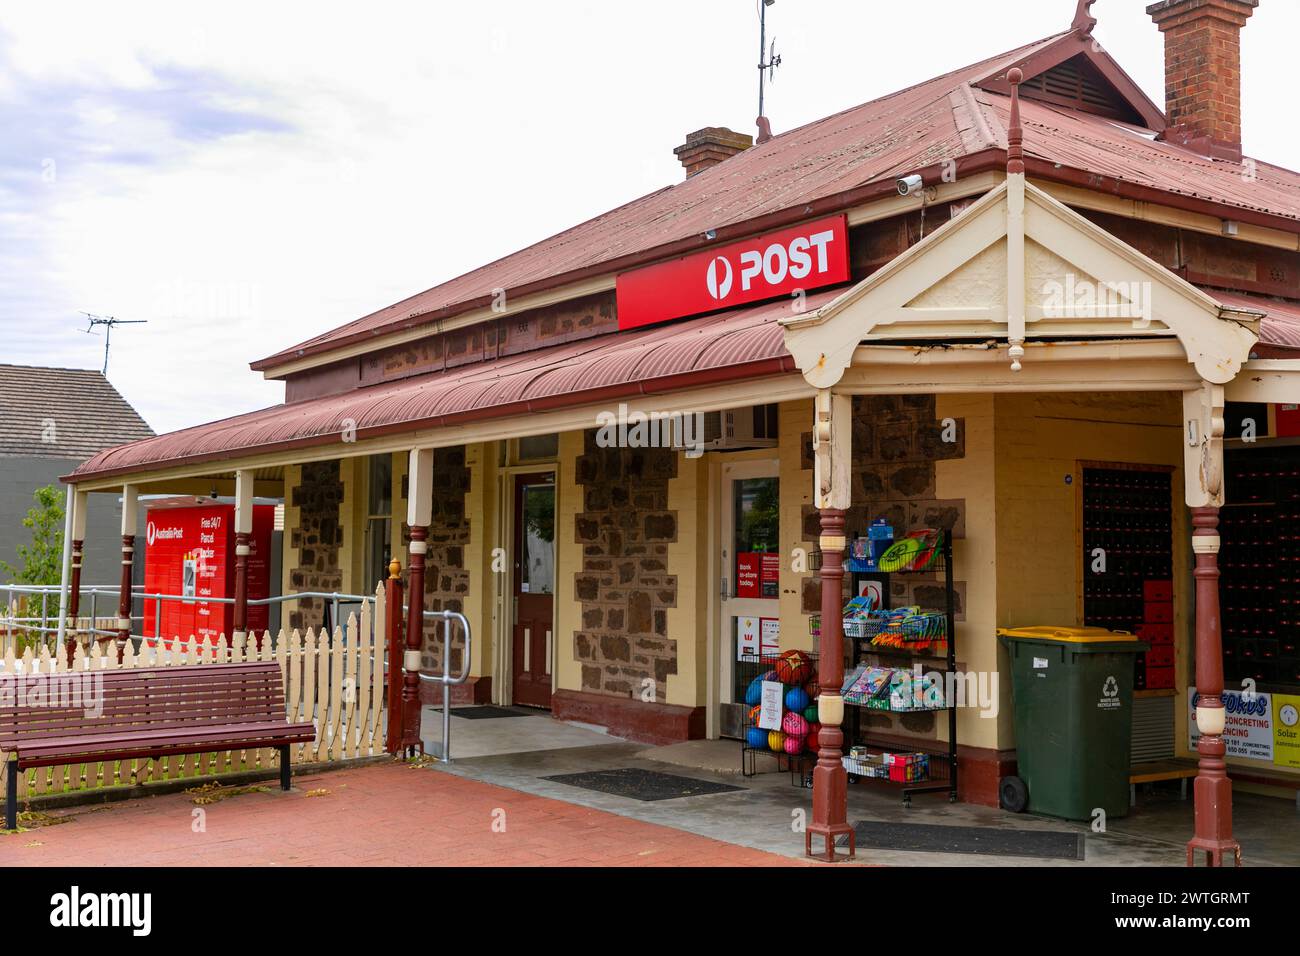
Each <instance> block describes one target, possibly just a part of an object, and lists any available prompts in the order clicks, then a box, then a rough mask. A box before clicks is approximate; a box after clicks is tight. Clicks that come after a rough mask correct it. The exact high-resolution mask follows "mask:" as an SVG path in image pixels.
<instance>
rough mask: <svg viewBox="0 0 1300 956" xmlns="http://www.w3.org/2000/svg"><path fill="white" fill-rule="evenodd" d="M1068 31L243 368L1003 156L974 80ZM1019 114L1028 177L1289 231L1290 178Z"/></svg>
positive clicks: (1073, 120)
mask: <svg viewBox="0 0 1300 956" xmlns="http://www.w3.org/2000/svg"><path fill="white" fill-rule="evenodd" d="M1068 36H1069V34H1068V33H1063V34H1057V35H1055V36H1052V37H1048V38H1046V39H1043V40H1038V41H1036V42H1034V43H1031V44H1027V45H1025V46H1023V47H1019V48H1017V49H1015V50H1011V51H1008V52H1007V53H1001V54H998V55H997V56H995V57H990V58H989V59H987V60H983V61H981V62H979V63H975V64H972V65H970V66H967V67H963V68H962V69H959V70H954V71H953V72H951V73H947V74H944V75H943V76H940V77H936V78H935V79H932V80H928V81H926V82H924V83H921V84H918V85H916V86H912V87H909V88H907V89H905V90H901V91H899V92H897V93H893V94H890V95H889V96H885V97H882V98H880V99H877V100H872V101H871V102H869V103H865V104H863V105H861V106H857V107H853V108H852V109H849V110H845V111H844V112H841V113H837V114H835V115H833V116H829V117H826V118H825V119H821V120H818V121H816V122H814V123H810V124H808V125H807V126H803V127H800V128H798V129H795V130H791V131H790V132H788V133H783V134H781V135H779V136H775V137H773V138H772V139H771V140H770V141H768V142H767V143H764V144H761V145H758V146H754V147H751V148H750V149H747V150H745V151H744V152H742V153H739V154H737V155H736V156H733V157H731V158H730V159H728V160H726V161H725V162H723V163H719V164H718V165H716V166H714V167H712V168H710V169H706V170H704V171H702V172H700V173H698V174H697V175H695V176H692V177H691V178H690V179H687V180H685V181H684V182H680V183H677V184H675V185H673V186H671V187H669V188H666V189H662V190H659V191H658V192H654V193H651V194H650V195H648V196H644V197H642V198H640V199H637V200H634V201H633V202H630V203H628V204H627V205H624V206H620V207H618V208H617V209H614V210H612V211H610V212H608V213H605V214H604V215H601V216H597V217H596V218H594V219H591V220H589V221H587V222H584V223H582V224H581V225H578V226H575V227H573V228H572V229H568V230H566V231H564V232H562V233H559V234H558V235H555V236H552V237H550V238H549V239H545V240H543V241H541V242H539V243H536V244H534V245H532V246H529V247H528V248H526V249H523V250H521V251H519V252H516V253H514V254H512V255H509V256H506V257H505V258H503V259H499V260H497V261H496V262H493V263H490V264H488V265H485V266H483V267H481V268H479V269H476V270H474V271H473V272H469V273H466V274H465V275H462V276H459V277H458V278H455V279H452V280H450V281H448V282H444V283H442V284H441V285H438V286H435V287H434V288H432V289H429V290H428V291H426V292H421V293H419V294H418V295H415V296H412V297H410V298H408V299H404V300H403V301H401V302H398V303H395V304H394V305H391V306H388V307H387V308H384V309H380V310H379V311H378V312H374V313H372V314H370V315H367V316H365V317H363V318H360V319H357V320H356V321H354V322H350V323H348V324H346V325H343V326H340V327H339V328H336V329H333V330H331V331H329V332H326V333H324V334H322V335H319V336H316V337H314V338H311V339H308V340H307V341H305V342H302V343H300V344H298V345H296V346H294V347H292V348H289V349H285V350H284V351H281V352H278V353H276V354H275V355H272V356H270V357H268V358H265V359H262V360H260V361H258V362H254V363H253V368H254V369H273V368H275V367H276V366H279V365H283V364H285V363H286V362H290V361H292V360H294V359H295V358H298V357H300V356H303V355H311V354H320V353H323V352H328V351H330V350H331V349H334V348H338V347H340V346H342V345H344V344H349V343H354V342H359V341H365V340H367V339H369V338H370V337H372V336H375V335H379V334H383V333H388V332H393V331H399V330H401V329H405V328H411V327H416V326H420V325H423V324H427V323H428V322H430V321H432V320H433V319H434V318H435V317H438V318H441V317H446V316H448V315H454V314H456V313H458V312H463V311H467V310H468V309H471V308H474V307H476V306H479V305H483V304H486V303H487V302H489V301H490V299H491V296H492V294H493V290H495V289H507V290H510V291H512V292H515V293H516V294H518V293H519V292H521V291H532V290H536V289H540V288H547V287H553V286H557V285H561V284H564V283H565V282H568V281H573V280H574V279H575V278H577V277H579V276H584V275H596V274H604V273H608V272H610V271H615V270H617V269H620V268H623V267H625V266H626V265H628V264H630V262H631V261H644V260H647V259H649V258H659V257H662V256H666V255H669V254H676V253H677V252H680V251H683V245H684V244H690V245H693V244H697V243H700V244H702V240H700V239H699V237H700V236H701V235H702V234H703V233H704V232H705V231H706V230H710V229H712V230H717V231H719V233H720V238H721V237H722V234H724V233H726V231H727V230H728V229H731V230H732V231H733V232H734V233H735V234H736V235H740V234H742V233H743V232H745V231H756V227H757V226H758V225H759V224H758V223H755V220H760V219H762V217H773V216H778V215H787V218H789V217H791V216H793V217H806V216H807V215H808V214H809V211H810V210H811V208H812V206H811V204H814V203H825V202H828V201H830V200H832V199H834V198H836V197H841V198H843V197H846V196H850V195H853V191H854V190H861V189H864V188H870V187H871V186H872V185H878V184H885V185H888V184H890V183H891V182H892V180H893V179H894V178H895V177H896V176H897V175H898V174H900V173H906V172H911V171H914V170H917V169H921V168H924V167H927V166H931V165H934V164H936V163H940V162H942V161H944V160H948V159H959V160H962V159H968V158H971V157H978V156H980V155H982V154H986V153H990V151H999V150H1001V151H1005V149H1006V114H1007V112H1008V110H1007V103H1008V99H1007V97H1005V96H1003V95H1000V94H998V93H995V92H989V91H986V90H984V89H978V88H975V87H973V86H972V85H971V84H972V83H975V82H976V81H979V80H981V79H985V78H987V77H990V76H995V75H997V74H998V73H999V72H1000V71H1002V70H1005V69H1006V68H1009V67H1010V66H1011V65H1012V64H1015V63H1023V62H1025V61H1027V60H1029V59H1030V58H1032V57H1034V56H1036V55H1048V51H1049V48H1052V47H1054V46H1055V47H1057V48H1059V47H1060V45H1061V43H1062V40H1063V38H1066V37H1068ZM1102 55H1103V56H1104V54H1102ZM1116 69H1117V70H1118V67H1116ZM1120 72H1122V71H1120ZM1023 115H1024V123H1025V127H1026V138H1025V151H1026V155H1027V160H1028V163H1029V171H1030V174H1031V175H1041V176H1046V177H1053V178H1062V179H1066V180H1067V181H1068V179H1069V176H1067V173H1069V172H1070V171H1073V173H1074V174H1075V176H1076V178H1077V177H1080V176H1082V177H1088V176H1091V177H1102V176H1104V177H1106V178H1107V183H1116V184H1128V185H1131V186H1132V187H1134V188H1138V189H1150V190H1155V191H1158V192H1161V193H1165V194H1168V195H1170V196H1180V197H1186V198H1187V199H1188V200H1205V201H1208V202H1211V203H1215V204H1220V205H1223V206H1227V207H1230V208H1235V209H1238V210H1241V212H1242V213H1243V214H1244V213H1247V212H1249V213H1256V214H1260V215H1264V216H1268V217H1275V218H1277V219H1280V220H1289V221H1291V222H1293V223H1294V222H1300V173H1296V172H1293V171H1291V170H1287V169H1282V168H1281V167H1277V166H1273V165H1270V164H1267V163H1262V162H1254V163H1253V164H1252V163H1251V161H1247V162H1246V164H1244V165H1243V164H1236V163H1231V162H1226V161H1222V160H1210V159H1206V158H1202V157H1199V156H1197V155H1195V154H1193V153H1190V152H1188V151H1187V150H1185V149H1182V148H1180V147H1176V146H1171V145H1169V144H1166V143H1162V142H1156V141H1155V140H1154V137H1153V134H1152V133H1151V131H1149V130H1143V129H1142V128H1141V127H1137V126H1130V125H1128V124H1124V123H1120V122H1116V121H1113V120H1109V119H1106V118H1104V117H1101V116H1096V115H1092V114H1088V113H1082V112H1075V111H1071V110H1068V109H1064V108H1057V107H1053V106H1049V105H1047V104H1045V103H1042V102H1037V101H1034V100H1031V99H1028V98H1026V99H1025V100H1024V107H1023ZM988 159H989V162H990V165H995V164H997V163H998V162H1000V160H999V159H998V157H997V156H996V155H989V157H988ZM1085 181H1087V180H1086V179H1085ZM1094 188H1109V187H1108V186H1095V187H1094ZM845 201H846V202H847V201H848V200H847V198H846V199H845ZM857 201H861V200H860V199H859V200H857ZM823 211H825V210H824V209H819V210H818V212H819V214H820V213H821V212H823Z"/></svg>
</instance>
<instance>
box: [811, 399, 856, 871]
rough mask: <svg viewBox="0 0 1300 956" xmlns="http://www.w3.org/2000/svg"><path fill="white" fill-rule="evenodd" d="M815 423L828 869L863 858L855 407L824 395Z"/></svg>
mask: <svg viewBox="0 0 1300 956" xmlns="http://www.w3.org/2000/svg"><path fill="white" fill-rule="evenodd" d="M815 408H816V414H815V419H814V422H813V459H814V481H815V483H816V488H815V498H814V501H815V503H816V505H817V510H818V512H819V513H820V515H821V535H820V537H819V538H818V547H819V548H820V550H821V555H822V569H821V584H822V594H821V598H822V600H821V639H820V642H819V646H818V652H819V660H818V672H817V680H818V684H819V685H820V687H821V693H820V694H819V695H818V697H817V715H818V717H819V719H820V720H821V725H822V727H821V731H820V732H819V733H818V735H817V742H818V751H817V765H816V766H815V767H814V768H813V800H812V803H813V814H812V822H811V823H809V824H808V829H807V831H806V833H805V836H804V852H805V853H806V854H807V855H808V856H812V855H813V848H812V841H813V837H814V836H818V837H821V838H822V840H823V841H824V842H825V846H824V851H823V853H822V854H820V856H821V857H822V858H823V859H825V860H827V861H834V860H835V859H837V858H838V859H852V857H853V856H854V854H855V852H856V845H855V844H856V841H855V838H854V833H853V828H852V827H851V826H849V823H848V810H849V807H848V804H849V784H848V774H847V772H846V771H845V769H844V764H843V761H842V759H841V758H842V751H843V745H844V732H843V731H842V730H841V729H840V727H841V726H842V725H843V723H844V700H843V698H842V697H841V696H840V685H841V683H842V682H843V681H844V638H843V603H844V596H843V582H844V568H843V563H842V562H843V557H844V546H845V538H844V511H845V509H846V508H848V507H849V505H850V504H851V498H852V485H851V483H850V481H851V478H850V468H849V461H850V454H849V452H850V447H851V443H852V437H853V431H852V428H853V423H852V404H851V399H850V398H849V397H848V396H847V395H833V394H832V393H831V392H830V391H829V390H826V389H822V390H821V391H819V392H818V393H817V400H816V405H815ZM841 836H847V837H848V840H849V851H848V854H847V855H844V854H839V855H837V854H836V852H835V841H836V839H838V838H839V837H841Z"/></svg>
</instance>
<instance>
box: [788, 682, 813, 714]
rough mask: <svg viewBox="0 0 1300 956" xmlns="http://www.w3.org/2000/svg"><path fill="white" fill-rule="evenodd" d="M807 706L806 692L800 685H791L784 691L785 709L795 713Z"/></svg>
mask: <svg viewBox="0 0 1300 956" xmlns="http://www.w3.org/2000/svg"><path fill="white" fill-rule="evenodd" d="M807 706H808V693H807V692H806V691H805V690H804V689H803V688H802V687H791V688H790V689H789V690H788V691H786V692H785V709H786V710H792V711H794V712H795V713H798V712H799V711H801V710H803V709H804V708H805V707H807Z"/></svg>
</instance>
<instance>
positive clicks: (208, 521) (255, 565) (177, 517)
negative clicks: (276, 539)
mask: <svg viewBox="0 0 1300 956" xmlns="http://www.w3.org/2000/svg"><path fill="white" fill-rule="evenodd" d="M274 525H275V506H274V505H255V506H254V507H253V533H252V538H251V541H250V542H249V544H250V548H249V551H250V553H249V556H248V597H249V599H250V600H255V599H259V598H265V597H268V596H269V594H270V583H271V563H270V556H271V532H272V529H273V528H274ZM144 589H145V592H146V593H149V594H168V595H179V596H180V597H181V598H182V599H181V600H164V601H163V602H162V617H161V621H160V620H159V618H158V602H157V601H156V600H153V599H146V600H145V601H144V635H145V637H153V636H154V635H155V634H156V635H158V636H160V637H161V638H163V643H164V645H165V646H167V647H170V646H171V639H173V638H176V637H181V638H187V637H189V636H191V635H193V636H194V637H196V638H197V639H198V640H199V641H200V642H201V643H215V641H216V639H217V636H218V635H220V634H226V635H229V634H230V633H231V631H232V630H233V622H234V606H233V605H231V604H219V603H215V602H212V601H206V600H204V598H226V597H233V596H234V593H235V507H234V505H229V504H221V503H218V502H214V503H212V504H210V505H196V506H194V507H186V508H151V509H149V512H148V515H147V517H146V522H145V552H144ZM268 619H269V614H268V609H267V607H266V605H264V604H262V605H251V606H250V607H249V608H248V628H249V630H250V631H261V630H265V629H266V626H267V621H268Z"/></svg>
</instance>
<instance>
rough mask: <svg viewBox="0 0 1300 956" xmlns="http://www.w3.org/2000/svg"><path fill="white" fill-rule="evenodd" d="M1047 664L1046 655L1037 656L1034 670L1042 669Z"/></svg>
mask: <svg viewBox="0 0 1300 956" xmlns="http://www.w3.org/2000/svg"><path fill="white" fill-rule="evenodd" d="M1046 666H1047V658H1046V657H1035V658H1034V670H1041V669H1042V668H1044V667H1046Z"/></svg>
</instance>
